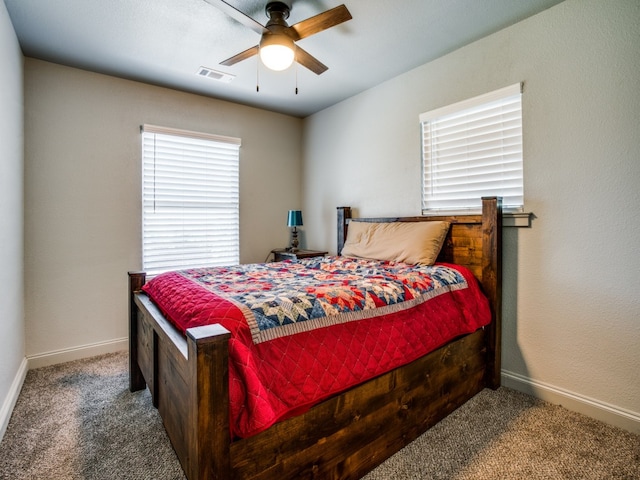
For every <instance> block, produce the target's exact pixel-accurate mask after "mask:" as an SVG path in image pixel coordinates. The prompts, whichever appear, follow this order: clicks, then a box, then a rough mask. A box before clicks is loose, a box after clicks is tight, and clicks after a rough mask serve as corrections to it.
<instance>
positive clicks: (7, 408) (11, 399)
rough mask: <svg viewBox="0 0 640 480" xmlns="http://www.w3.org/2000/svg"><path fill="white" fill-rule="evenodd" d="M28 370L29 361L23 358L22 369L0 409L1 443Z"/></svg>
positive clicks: (19, 370) (19, 369)
mask: <svg viewBox="0 0 640 480" xmlns="http://www.w3.org/2000/svg"><path fill="white" fill-rule="evenodd" d="M27 370H28V368H27V359H26V358H23V359H22V362H21V363H20V367H19V368H18V372H17V373H16V376H15V378H14V379H13V382H12V383H11V387H10V388H9V392H8V394H7V396H6V397H5V399H4V403H3V404H2V408H0V441H2V438H3V437H4V434H5V432H6V431H7V426H8V425H9V420H10V419H11V412H13V407H15V406H16V402H17V401H18V396H19V395H20V390H22V384H23V383H24V379H25V377H26V376H27Z"/></svg>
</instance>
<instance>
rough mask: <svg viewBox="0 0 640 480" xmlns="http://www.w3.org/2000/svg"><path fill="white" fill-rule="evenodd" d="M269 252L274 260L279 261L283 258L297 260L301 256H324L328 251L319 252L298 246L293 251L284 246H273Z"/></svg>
mask: <svg viewBox="0 0 640 480" xmlns="http://www.w3.org/2000/svg"><path fill="white" fill-rule="evenodd" d="M271 253H273V261H274V262H281V261H283V260H298V259H301V258H311V257H324V256H325V255H326V254H327V253H329V252H321V251H319V250H302V249H300V248H299V249H297V250H295V251H290V250H287V249H286V248H274V249H273V250H271Z"/></svg>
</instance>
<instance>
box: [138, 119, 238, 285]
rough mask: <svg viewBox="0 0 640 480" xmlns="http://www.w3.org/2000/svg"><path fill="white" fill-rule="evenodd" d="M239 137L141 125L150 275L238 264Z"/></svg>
mask: <svg viewBox="0 0 640 480" xmlns="http://www.w3.org/2000/svg"><path fill="white" fill-rule="evenodd" d="M239 153H240V139H237V138H230V137H221V136H215V135H208V134H202V133H197V132H187V131H183V130H175V129H169V128H164V127H156V126H152V125H144V126H143V127H142V159H143V161H142V165H143V172H142V224H143V225H142V239H143V244H142V263H143V269H144V270H145V271H146V272H147V273H148V274H150V275H155V274H158V273H161V272H164V271H168V270H175V269H183V268H193V267H201V266H206V265H231V264H237V263H239V258H240V241H239V193H238V191H239V188H238V183H239Z"/></svg>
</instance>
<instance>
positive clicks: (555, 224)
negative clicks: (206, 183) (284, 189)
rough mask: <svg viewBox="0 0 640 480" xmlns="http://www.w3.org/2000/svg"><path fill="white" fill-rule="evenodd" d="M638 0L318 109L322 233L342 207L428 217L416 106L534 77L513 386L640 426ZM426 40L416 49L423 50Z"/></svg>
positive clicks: (314, 210)
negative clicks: (529, 220) (423, 211)
mask: <svg viewBox="0 0 640 480" xmlns="http://www.w3.org/2000/svg"><path fill="white" fill-rule="evenodd" d="M638 25H640V2H638V1H637V0H612V1H607V2H602V1H600V0H567V1H566V2H563V3H561V4H559V5H557V6H555V7H553V8H551V9H549V10H546V11H544V12H542V13H541V14H539V15H537V16H535V17H532V18H530V19H527V20H525V21H523V22H521V23H519V24H517V25H515V26H513V27H510V28H508V29H506V30H503V31H500V32H498V33H496V34H494V35H491V36H490V37H487V38H485V39H482V40H480V41H478V42H475V43H473V44H471V45H469V46H467V47H464V48H462V49H460V50H458V51H455V52H453V53H451V54H449V55H446V56H445V57H442V58H440V59H438V60H436V61H433V62H430V63H428V64H426V65H423V66H421V67H419V68H416V69H415V70H413V71H410V72H408V73H406V74H404V75H401V76H399V77H397V78H394V79H392V80H390V81H388V82H386V83H384V84H381V85H379V86H378V87H376V88H373V89H371V90H369V91H366V92H364V93H362V94H360V95H357V96H355V97H352V98H350V99H348V100H346V101H344V102H342V103H340V104H337V105H335V106H333V107H331V108H328V109H326V110H324V111H322V112H320V113H318V114H315V115H313V116H311V117H309V118H307V119H306V120H305V130H304V136H305V142H304V156H303V159H304V166H303V179H304V209H305V215H306V218H305V225H307V227H306V228H307V236H308V237H309V239H310V240H309V242H310V243H312V244H313V246H315V247H318V248H329V249H333V250H335V227H333V228H331V229H329V230H327V229H325V228H324V227H323V226H324V225H332V226H333V225H334V223H335V207H336V206H339V205H351V206H352V207H355V208H356V209H357V213H359V214H361V215H364V216H381V215H397V214H401V215H417V214H420V174H421V169H420V130H419V123H418V115H419V114H420V113H421V112H424V111H428V110H431V109H434V108H436V107H440V106H444V105H448V104H451V103H453V102H457V101H459V100H463V99H466V98H469V97H473V96H475V95H478V94H482V93H485V92H488V91H492V90H494V89H498V88H500V87H504V86H507V85H510V84H513V83H516V82H519V81H523V82H524V84H525V86H524V96H523V121H524V168H525V184H524V188H525V208H526V209H527V210H529V211H532V212H533V213H534V214H535V216H536V219H535V220H534V222H533V226H532V228H528V229H527V228H520V229H516V228H508V229H506V231H505V253H504V277H505V285H504V317H505V322H504V323H505V326H504V339H503V340H504V341H503V352H504V353H503V373H504V382H503V383H504V384H507V385H510V386H513V387H515V388H519V389H521V390H524V391H529V392H533V393H535V394H537V395H539V396H541V397H543V398H548V399H550V400H553V401H557V402H560V403H563V404H564V405H568V406H570V407H571V408H574V409H576V410H579V411H583V412H586V413H589V414H591V415H593V416H597V417H599V418H603V419H606V420H607V421H610V422H612V423H616V424H620V425H623V426H625V427H626V428H630V429H632V430H635V431H638V432H640V377H639V376H638V365H640V294H639V293H638V292H640V279H639V277H638V272H640V256H639V255H638V252H637V249H638V237H640V224H639V222H638V221H637V217H638V212H639V211H640V193H639V192H640V129H639V118H640V117H639V115H640V90H639V89H638V79H640V53H639V52H640V35H639V31H640V30H639V29H638V28H639V27H638ZM417 48H418V47H417Z"/></svg>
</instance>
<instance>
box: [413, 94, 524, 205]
mask: <svg viewBox="0 0 640 480" xmlns="http://www.w3.org/2000/svg"><path fill="white" fill-rule="evenodd" d="M521 92H522V86H521V84H519V83H518V84H516V85H512V86H510V87H506V88H503V89H500V90H496V91H494V92H491V93H488V94H485V95H480V96H478V97H474V98H471V99H469V100H465V101H462V102H459V103H456V104H454V105H449V106H446V107H443V108H439V109H437V110H432V111H430V112H426V113H423V114H422V115H420V122H421V124H422V149H423V150H422V169H423V183H422V211H423V213H440V212H451V213H454V212H469V211H480V209H481V207H482V202H481V197H483V196H500V197H502V201H503V206H504V210H505V211H511V212H521V211H522V210H523V206H524V192H523V175H522V101H521V97H522V93H521Z"/></svg>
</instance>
